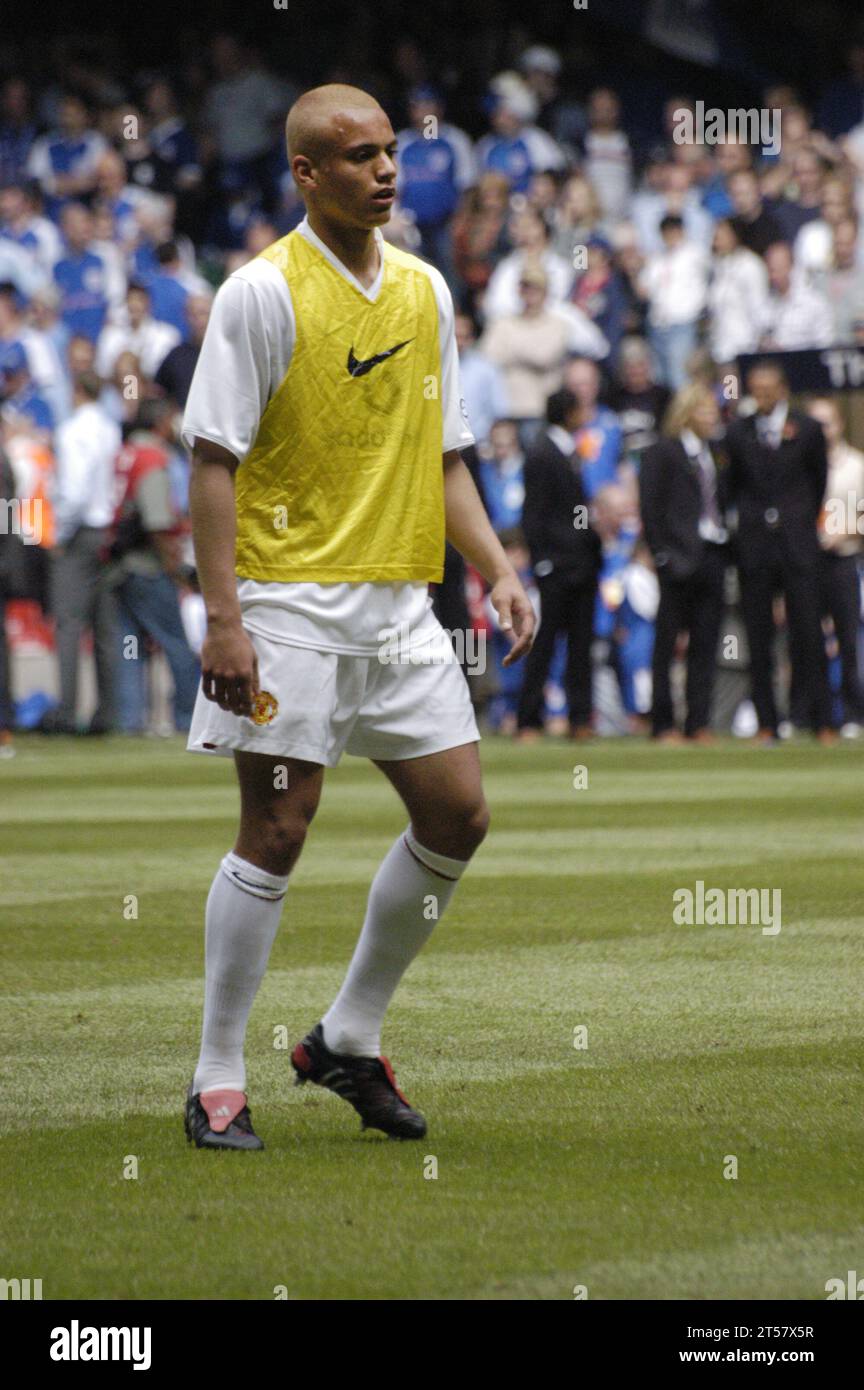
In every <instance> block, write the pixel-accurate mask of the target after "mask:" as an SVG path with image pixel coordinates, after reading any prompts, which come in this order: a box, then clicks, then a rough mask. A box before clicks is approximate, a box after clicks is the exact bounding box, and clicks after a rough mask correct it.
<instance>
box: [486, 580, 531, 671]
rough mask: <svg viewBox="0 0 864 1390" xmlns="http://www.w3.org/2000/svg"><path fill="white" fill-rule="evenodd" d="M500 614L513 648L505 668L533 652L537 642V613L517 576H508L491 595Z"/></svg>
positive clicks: (502, 624)
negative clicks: (535, 624) (535, 613)
mask: <svg viewBox="0 0 864 1390" xmlns="http://www.w3.org/2000/svg"><path fill="white" fill-rule="evenodd" d="M489 598H490V600H491V602H492V607H493V608H494V609H495V612H496V613H497V614H498V621H499V623H500V626H501V631H502V632H503V633H504V634H505V635H506V637H507V640H508V641H509V642H511V643H512V646H511V648H510V650H509V652H508V653H507V655H506V656H505V658H504V661H503V663H502V665H504V666H512V665H513V663H514V662H515V661H518V660H519V658H520V657H521V656H524V655H525V653H526V652H528V651H530V650H531V643H532V642H533V641H534V622H535V619H534V609H533V608H532V607H531V600H530V599H529V597H528V595H527V594H526V592H525V590H524V589H523V588H522V585H521V584H520V582H519V580H518V578H517V577H516V575H515V574H505V575H504V576H503V578H501V579H499V580H498V581H497V583H496V584H494V585H493V587H492V591H491V593H490V595H489Z"/></svg>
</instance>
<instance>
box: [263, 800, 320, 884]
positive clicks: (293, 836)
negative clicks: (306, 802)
mask: <svg viewBox="0 0 864 1390" xmlns="http://www.w3.org/2000/svg"><path fill="white" fill-rule="evenodd" d="M311 819H312V816H311V814H309V815H307V814H306V813H305V811H304V810H303V808H302V807H297V808H294V809H292V810H291V811H290V812H285V811H283V812H280V813H277V814H271V815H267V816H264V817H262V818H259V820H258V822H257V825H256V828H255V837H256V839H257V841H258V843H259V846H260V852H261V856H262V858H263V859H264V860H265V861H266V863H267V866H268V868H269V869H270V872H271V873H275V874H287V873H290V872H291V869H292V868H293V867H294V865H295V864H296V862H297V860H298V858H299V857H300V851H301V850H302V848H303V845H304V843H305V841H306V833H307V831H308V829H309V822H310V821H311Z"/></svg>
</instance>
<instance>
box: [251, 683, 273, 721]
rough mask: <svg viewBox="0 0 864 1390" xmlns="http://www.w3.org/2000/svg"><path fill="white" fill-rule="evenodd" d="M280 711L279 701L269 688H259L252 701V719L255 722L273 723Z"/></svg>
mask: <svg viewBox="0 0 864 1390" xmlns="http://www.w3.org/2000/svg"><path fill="white" fill-rule="evenodd" d="M278 711H279V701H278V700H277V699H276V696H275V695H271V694H270V691H269V690H259V691H258V694H257V695H256V696H255V699H254V700H253V701H252V714H251V716H250V717H251V720H252V723H253V724H272V723H273V720H274V719H275V718H276V715H277V713H278Z"/></svg>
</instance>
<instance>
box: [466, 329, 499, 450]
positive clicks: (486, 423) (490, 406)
mask: <svg viewBox="0 0 864 1390" xmlns="http://www.w3.org/2000/svg"><path fill="white" fill-rule="evenodd" d="M455 329H456V347H457V349H458V352H459V379H460V381H461V383H462V394H463V396H464V399H465V412H466V414H467V416H468V420H469V423H470V425H471V433H472V434H473V435H474V438H475V440H476V441H477V443H478V444H484V443H485V442H486V440H487V439H488V438H489V434H490V431H491V429H492V426H493V424H494V422H495V421H496V420H500V419H502V418H503V417H504V416H505V415H508V414H509V412H510V404H509V401H508V399H507V388H506V387H505V385H504V378H503V376H502V375H501V372H500V370H499V368H498V367H496V365H495V363H494V362H490V361H489V359H488V358H486V357H484V356H483V354H482V352H478V350H477V346H476V344H477V325H476V324H475V322H474V320H473V319H472V317H471V315H470V314H457V315H456V320H455Z"/></svg>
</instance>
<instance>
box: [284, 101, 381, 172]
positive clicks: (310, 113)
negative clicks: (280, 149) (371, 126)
mask: <svg viewBox="0 0 864 1390" xmlns="http://www.w3.org/2000/svg"><path fill="white" fill-rule="evenodd" d="M373 112H375V113H377V112H380V113H381V114H382V115H383V114H384V113H383V111H382V109H381V106H380V105H379V103H378V102H377V101H376V100H375V98H374V97H372V96H370V95H369V93H368V92H364V91H363V90H362V89H361V88H360V87H349V86H348V85H347V84H346V83H343V82H330V83H328V84H327V85H326V86H324V87H313V88H312V89H311V91H308V92H304V94H303V96H302V97H299V98H298V100H297V101H295V103H294V105H293V106H292V107H291V110H290V111H289V112H288V119H287V121H286V122H285V142H286V144H287V146H288V159H289V161H291V160H292V159H293V158H294V157H295V155H298V154H301V155H305V156H306V158H307V159H309V160H310V161H311V162H312V163H313V164H317V163H318V162H319V161H320V160H322V159H326V157H327V155H328V154H330V152H331V151H332V150H335V149H337V148H338V147H339V146H340V145H341V144H342V143H343V142H344V141H345V140H346V139H348V138H349V137H350V136H351V135H352V134H353V133H354V130H355V128H356V127H357V126H358V125H359V124H360V123H361V122H362V121H363V120H364V119H366V118H368V117H369V116H370V115H372V113H373Z"/></svg>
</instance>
